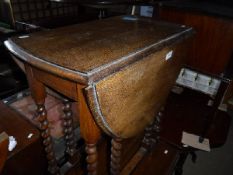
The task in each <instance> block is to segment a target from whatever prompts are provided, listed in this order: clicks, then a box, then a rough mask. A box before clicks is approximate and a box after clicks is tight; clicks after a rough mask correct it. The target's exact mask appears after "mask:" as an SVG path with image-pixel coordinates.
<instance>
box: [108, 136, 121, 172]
mask: <svg viewBox="0 0 233 175" xmlns="http://www.w3.org/2000/svg"><path fill="white" fill-rule="evenodd" d="M121 150H122V139H121V138H113V139H112V141H111V162H110V173H111V175H119V174H120V169H121V164H120V163H121Z"/></svg>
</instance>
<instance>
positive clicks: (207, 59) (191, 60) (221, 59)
mask: <svg viewBox="0 0 233 175" xmlns="http://www.w3.org/2000/svg"><path fill="white" fill-rule="evenodd" d="M193 8H194V7H193ZM194 9H195V10H190V9H186V8H185V7H184V8H179V7H177V8H176V6H173V7H170V6H161V7H160V8H159V18H160V19H163V20H167V21H171V22H175V23H179V24H184V25H187V26H192V27H193V28H194V29H195V31H196V37H195V38H194V40H193V43H192V47H191V49H190V53H189V54H188V55H189V57H188V61H187V65H188V66H190V67H193V68H196V69H198V70H201V71H203V72H207V73H211V74H216V75H220V74H221V73H223V72H224V70H225V68H226V66H227V64H228V62H229V60H230V58H231V55H232V51H233V46H232V43H233V23H232V19H231V18H224V17H216V16H215V15H211V14H208V12H201V9H203V8H202V7H199V9H200V10H198V8H194ZM207 33H208V35H207Z"/></svg>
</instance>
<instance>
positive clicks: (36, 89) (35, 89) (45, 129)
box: [25, 65, 60, 174]
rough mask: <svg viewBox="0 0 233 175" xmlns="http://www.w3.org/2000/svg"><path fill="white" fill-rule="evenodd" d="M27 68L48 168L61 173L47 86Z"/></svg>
mask: <svg viewBox="0 0 233 175" xmlns="http://www.w3.org/2000/svg"><path fill="white" fill-rule="evenodd" d="M25 70H26V74H27V78H28V82H29V87H30V90H31V94H32V98H33V99H34V101H35V103H36V105H37V118H38V120H39V122H40V130H41V136H42V138H43V144H44V146H45V151H46V156H47V159H48V170H49V172H50V173H51V174H60V170H59V168H58V165H57V161H56V156H55V153H54V150H53V143H52V137H51V135H50V130H49V126H48V125H49V123H48V119H47V112H46V109H45V106H44V102H45V98H46V91H45V86H44V85H43V84H42V83H41V82H39V81H38V80H37V79H35V77H34V76H33V72H32V69H31V67H29V65H25Z"/></svg>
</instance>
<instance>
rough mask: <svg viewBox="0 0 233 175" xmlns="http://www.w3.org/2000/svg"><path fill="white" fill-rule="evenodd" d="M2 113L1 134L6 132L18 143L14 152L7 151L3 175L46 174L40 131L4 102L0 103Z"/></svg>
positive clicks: (0, 117) (0, 120)
mask: <svg viewBox="0 0 233 175" xmlns="http://www.w3.org/2000/svg"><path fill="white" fill-rule="evenodd" d="M0 111H1V114H0V132H3V131H5V132H6V133H7V134H8V135H10V136H14V137H15V139H16V141H17V146H16V147H15V148H14V149H13V151H11V152H9V151H8V150H7V161H6V162H5V166H4V167H3V170H2V172H1V174H3V175H9V174H35V175H41V174H46V172H47V170H46V156H45V154H44V151H43V146H42V141H41V138H40V132H39V130H37V129H36V128H35V127H34V126H33V125H32V124H31V123H30V122H29V121H27V120H26V119H25V118H24V117H23V116H21V115H19V114H18V113H17V112H15V111H14V110H12V109H11V108H9V107H7V106H6V105H5V104H3V103H2V102H0ZM30 133H31V134H33V136H32V137H31V138H30V139H29V138H27V137H28V135H29V134H30ZM7 146H8V145H7ZM1 155H2V154H1ZM22 165H27V166H22ZM12 167H13V168H12Z"/></svg>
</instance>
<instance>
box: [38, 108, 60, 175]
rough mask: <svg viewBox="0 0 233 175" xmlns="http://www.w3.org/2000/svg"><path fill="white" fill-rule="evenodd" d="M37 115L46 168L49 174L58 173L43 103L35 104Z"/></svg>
mask: <svg viewBox="0 0 233 175" xmlns="http://www.w3.org/2000/svg"><path fill="white" fill-rule="evenodd" d="M37 117H38V120H39V122H40V130H41V136H42V138H43V144H44V146H45V151H46V157H47V160H48V170H49V172H50V173H51V174H60V173H59V168H58V166H57V161H56V157H55V154H54V151H53V143H52V137H51V136H50V131H49V122H48V120H47V114H46V110H45V107H44V104H37Z"/></svg>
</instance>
